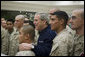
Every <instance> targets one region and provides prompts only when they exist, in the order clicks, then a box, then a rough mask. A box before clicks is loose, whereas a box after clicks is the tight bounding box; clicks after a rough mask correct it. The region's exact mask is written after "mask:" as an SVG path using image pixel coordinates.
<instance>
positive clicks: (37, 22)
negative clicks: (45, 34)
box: [34, 15, 44, 31]
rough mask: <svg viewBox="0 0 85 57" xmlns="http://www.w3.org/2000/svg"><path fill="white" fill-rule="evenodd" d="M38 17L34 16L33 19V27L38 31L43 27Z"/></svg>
mask: <svg viewBox="0 0 85 57" xmlns="http://www.w3.org/2000/svg"><path fill="white" fill-rule="evenodd" d="M39 17H40V15H35V17H34V25H35V29H36V30H38V31H40V30H41V29H42V27H43V26H44V22H43V21H42V20H40V19H39Z"/></svg>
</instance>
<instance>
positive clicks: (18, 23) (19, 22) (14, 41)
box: [8, 15, 24, 56]
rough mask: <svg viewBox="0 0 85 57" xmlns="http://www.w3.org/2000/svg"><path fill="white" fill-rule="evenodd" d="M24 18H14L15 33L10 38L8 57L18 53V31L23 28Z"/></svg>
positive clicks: (19, 16) (20, 16) (18, 16)
mask: <svg viewBox="0 0 85 57" xmlns="http://www.w3.org/2000/svg"><path fill="white" fill-rule="evenodd" d="M23 23H24V16H23V15H17V16H16V17H15V27H16V29H15V31H14V32H13V33H12V34H11V36H10V45H9V54H8V55H9V56H14V55H15V54H16V53H17V52H18V51H19V48H18V46H19V37H18V35H19V30H20V28H21V27H22V26H23Z"/></svg>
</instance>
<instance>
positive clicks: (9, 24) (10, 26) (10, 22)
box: [7, 19, 14, 33]
mask: <svg viewBox="0 0 85 57" xmlns="http://www.w3.org/2000/svg"><path fill="white" fill-rule="evenodd" d="M13 27H14V21H13V19H8V20H7V29H8V32H9V33H12V32H13V30H14V29H13Z"/></svg>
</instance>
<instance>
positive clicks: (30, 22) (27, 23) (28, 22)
mask: <svg viewBox="0 0 85 57" xmlns="http://www.w3.org/2000/svg"><path fill="white" fill-rule="evenodd" d="M23 25H31V26H33V27H34V28H35V25H34V24H33V21H31V20H24V24H23Z"/></svg>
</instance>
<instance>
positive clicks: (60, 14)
mask: <svg viewBox="0 0 85 57" xmlns="http://www.w3.org/2000/svg"><path fill="white" fill-rule="evenodd" d="M52 15H56V16H57V17H58V19H64V25H65V26H66V24H67V21H68V18H69V17H68V15H67V13H66V12H65V11H56V12H54V13H53V14H52Z"/></svg>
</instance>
